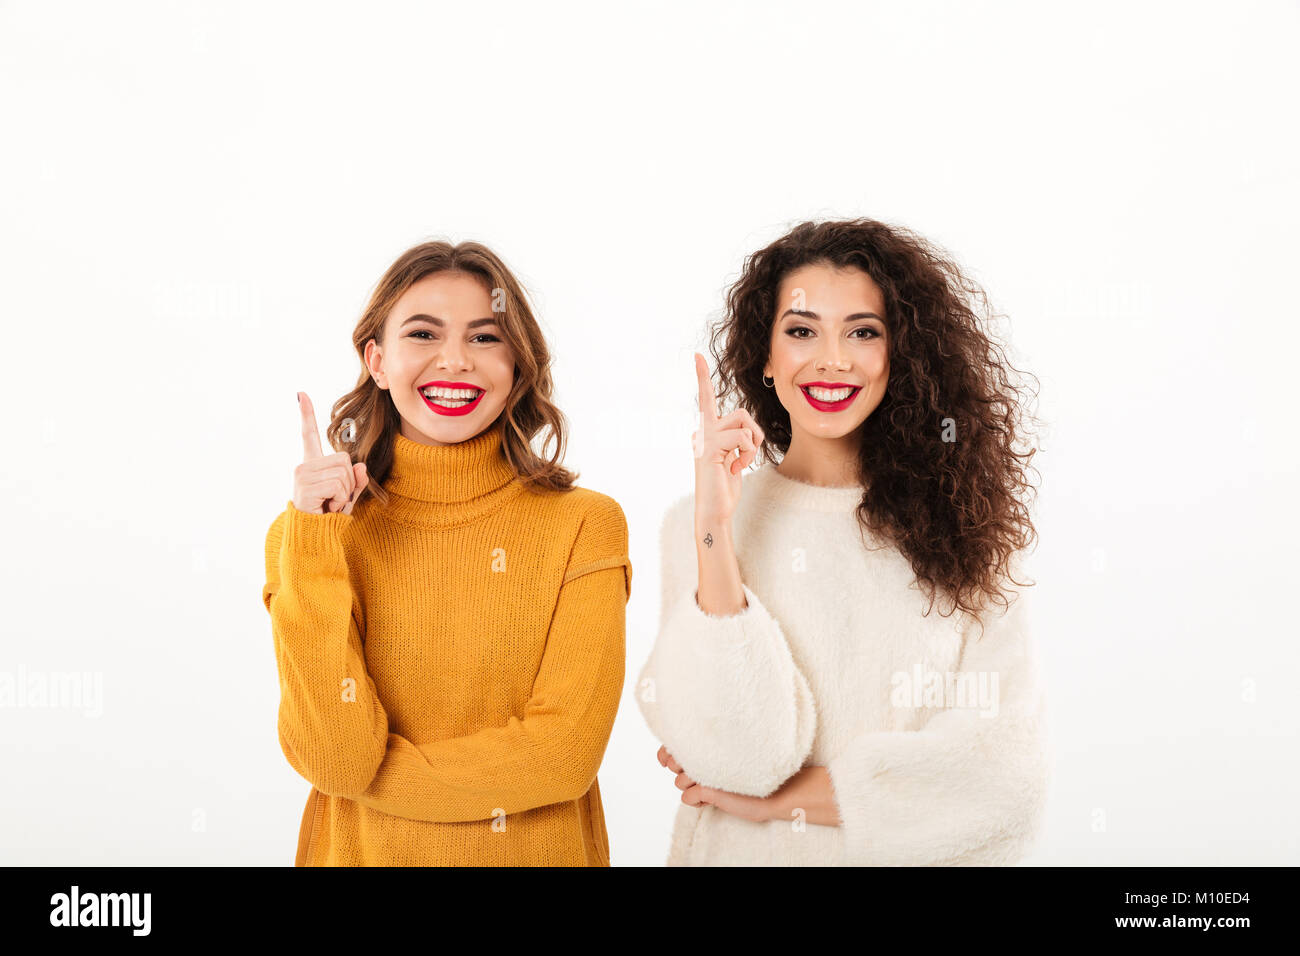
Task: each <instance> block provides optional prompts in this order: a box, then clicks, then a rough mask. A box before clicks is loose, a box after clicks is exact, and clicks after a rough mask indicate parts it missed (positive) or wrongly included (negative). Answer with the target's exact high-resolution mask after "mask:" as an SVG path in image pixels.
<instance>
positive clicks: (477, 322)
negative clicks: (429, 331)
mask: <svg viewBox="0 0 1300 956" xmlns="http://www.w3.org/2000/svg"><path fill="white" fill-rule="evenodd" d="M421 319H423V320H424V321H425V322H432V323H433V324H434V325H436V326H438V327H439V328H441V327H442V326H444V325H446V324H447V323H446V322H444V321H443V320H442V319H440V318H438V317H437V316H436V315H425V314H424V313H423V312H421V313H419V314H418V315H412V316H408V317H407V318H406V319H404V320H403V321H402V324H401V325H400V326H398V328H405V327H406V326H407V325H409V324H410V323H412V322H418V321H420V320H421ZM496 324H497V320H496V319H475V320H474V321H473V322H470V323H469V325H468V326H467V328H471V329H473V328H477V327H478V326H480V325H496Z"/></svg>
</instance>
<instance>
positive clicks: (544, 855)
mask: <svg viewBox="0 0 1300 956" xmlns="http://www.w3.org/2000/svg"><path fill="white" fill-rule="evenodd" d="M384 488H385V489H387V490H388V492H389V493H390V494H391V495H392V499H391V503H390V504H389V505H388V506H386V507H385V506H382V505H380V504H379V503H378V501H377V500H376V499H374V498H367V499H365V500H364V501H362V502H360V503H359V504H358V505H357V506H356V507H355V508H354V509H353V512H352V514H350V515H345V514H342V513H335V514H309V513H306V512H302V511H299V510H298V509H297V508H295V507H294V506H293V503H292V501H290V502H289V505H288V507H287V508H286V509H285V511H284V512H283V513H282V514H280V515H279V516H278V517H277V518H276V519H275V521H274V522H273V523H272V524H271V527H270V530H269V531H268V533H267V536H266V585H265V588H264V589H263V592H262V599H263V602H264V604H265V605H266V608H267V610H268V611H269V612H270V615H271V631H272V635H273V638H274V645H275V657H276V662H277V664H278V667H279V675H280V706H279V739H280V747H281V749H282V750H283V751H284V755H285V757H286V758H287V759H288V761H289V764H290V765H291V766H292V767H293V768H294V770H296V771H297V772H298V773H299V774H300V775H301V776H302V777H303V778H304V779H306V780H307V781H308V782H310V783H311V785H312V789H311V792H310V794H309V795H308V798H307V806H306V808H305V810H304V813H303V817H302V825H301V828H300V832H299V836H298V851H297V857H296V859H295V861H294V862H295V865H296V866H350V865H383V866H405V865H414V866H423V865H433V866H439V865H461V864H482V865H577V866H608V865H609V843H608V838H607V836H606V832H605V821H604V814H603V811H602V807H601V800H600V787H599V785H598V783H597V780H596V771H597V768H598V767H599V766H600V763H601V759H602V757H603V755H604V752H605V746H606V743H607V742H608V740H609V734H610V730H611V728H612V726H613V723H614V715H615V713H616V711H617V710H618V704H619V698H620V696H621V693H622V688H623V679H624V652H625V644H624V613H625V606H626V603H627V599H628V597H629V595H630V594H631V581H632V565H631V562H630V561H629V559H628V533H627V523H626V520H625V518H624V515H623V511H622V509H621V508H620V507H619V505H618V503H617V502H616V501H614V500H613V499H612V498H609V497H607V496H605V495H602V494H600V493H598V492H595V491H591V490H589V489H585V488H574V489H571V490H570V491H567V492H550V491H546V490H533V489H528V488H526V487H525V485H524V484H523V483H522V482H521V481H520V480H519V479H518V478H517V477H516V475H515V474H514V471H513V469H512V468H511V467H510V465H509V463H508V462H507V460H506V459H505V457H504V455H503V454H502V446H501V433H500V431H499V430H497V429H496V428H490V429H488V430H487V431H485V432H483V433H481V434H480V435H477V436H475V437H474V438H472V439H470V440H468V441H465V442H462V443H460V444H457V445H447V446H431V445H424V444H421V443H418V442H414V441H411V440H410V439H407V438H405V437H402V436H401V435H398V437H397V439H396V446H395V449H394V463H393V470H392V474H391V475H390V477H389V478H388V479H387V480H386V481H385V482H384Z"/></svg>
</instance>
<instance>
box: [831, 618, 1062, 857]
mask: <svg viewBox="0 0 1300 956" xmlns="http://www.w3.org/2000/svg"><path fill="white" fill-rule="evenodd" d="M1008 600H1010V601H1011V606H1010V608H1007V609H1004V608H1002V606H1001V605H998V606H996V607H995V608H994V609H993V611H994V612H996V617H994V618H992V619H990V620H988V621H987V623H986V624H985V627H984V629H983V632H982V634H979V633H976V634H971V633H970V630H971V629H972V628H973V629H974V630H976V631H977V632H978V629H979V625H978V623H975V624H973V625H972V628H968V629H967V633H966V634H965V635H964V638H963V640H964V642H965V643H964V645H963V650H962V655H961V658H960V660H959V662H958V665H957V671H958V672H957V674H956V675H955V677H956V681H957V683H958V685H959V684H960V682H962V681H969V682H970V683H969V684H968V685H967V686H968V687H971V688H978V687H980V686H981V685H982V686H984V687H986V688H987V689H988V690H989V691H990V693H989V695H988V698H989V699H988V700H981V699H980V697H981V696H983V695H973V696H972V697H971V698H970V699H968V700H967V701H962V700H961V699H960V698H959V699H958V701H957V703H958V704H960V705H961V706H949V707H947V708H945V709H943V710H941V711H940V712H939V713H937V714H936V715H935V716H933V717H932V718H930V720H929V721H927V722H926V724H925V725H924V726H923V727H921V728H920V729H919V730H915V731H883V732H876V733H864V734H861V735H859V736H857V737H855V738H853V739H851V740H850V742H849V744H848V745H847V746H846V747H845V748H844V749H843V751H842V752H840V753H839V754H838V755H837V756H836V757H835V758H834V759H833V760H831V761H830V763H829V764H828V767H827V770H828V772H829V774H830V778H831V785H832V788H833V790H834V793H835V799H836V803H837V806H838V808H839V813H840V821H841V827H842V834H843V837H844V846H845V859H844V862H845V863H846V864H848V865H858V866H869V865H875V866H879V865H886V866H898V865H904V866H906V865H931V866H932V865H966V864H980V865H990V864H1007V863H1013V862H1015V861H1016V860H1017V859H1019V858H1020V857H1021V856H1023V855H1024V853H1025V852H1027V850H1028V849H1029V847H1030V845H1031V844H1032V842H1033V840H1034V838H1035V837H1036V834H1037V831H1038V828H1039V825H1040V823H1041V818H1042V813H1043V809H1044V805H1045V800H1046V789H1047V777H1048V773H1049V770H1048V753H1047V743H1046V736H1045V726H1044V719H1045V717H1044V715H1045V701H1044V696H1043V693H1042V689H1041V684H1040V680H1039V677H1038V665H1037V661H1036V657H1035V655H1034V649H1033V645H1032V642H1031V639H1030V630H1029V614H1028V601H1027V594H1026V593H1025V592H1017V593H1015V594H1014V595H1013V596H1009V597H1008Z"/></svg>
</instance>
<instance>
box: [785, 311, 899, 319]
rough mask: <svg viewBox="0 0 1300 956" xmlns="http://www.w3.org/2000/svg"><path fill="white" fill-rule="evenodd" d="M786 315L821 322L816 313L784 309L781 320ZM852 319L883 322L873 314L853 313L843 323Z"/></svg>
mask: <svg viewBox="0 0 1300 956" xmlns="http://www.w3.org/2000/svg"><path fill="white" fill-rule="evenodd" d="M787 315H797V316H800V317H801V318H805V319H812V320H813V321H814V322H820V321H821V320H822V319H821V316H820V315H818V314H817V313H816V312H808V311H806V310H804V309H786V310H785V311H784V312H782V313H781V318H782V319H784V318H785V317H786V316H787ZM854 319H880V321H881V322H883V321H885V320H884V319H881V318H880V316H878V315H876V313H874V312H854V313H853V314H852V315H846V316H845V317H844V321H845V322H852V321H853V320H854ZM778 321H779V320H778Z"/></svg>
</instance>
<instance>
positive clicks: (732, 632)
mask: <svg viewBox="0 0 1300 956" xmlns="http://www.w3.org/2000/svg"><path fill="white" fill-rule="evenodd" d="M740 587H741V590H743V591H744V592H745V602H746V603H745V606H744V607H743V608H741V609H740V610H739V611H737V612H736V613H735V614H710V613H708V612H707V611H705V610H704V608H702V607H700V604H699V600H698V598H697V595H698V594H699V588H698V587H692V588H691V589H690V591H689V592H688V593H687V594H686V596H685V597H684V598H683V599H682V605H683V606H682V607H681V608H679V613H681V614H685V615H686V618H687V621H688V622H689V623H690V624H691V625H693V626H694V628H695V629H696V630H697V631H703V632H707V633H708V635H709V637H710V639H712V640H721V641H728V642H732V643H744V642H746V641H750V640H753V638H754V637H755V635H760V634H763V635H765V634H766V633H768V632H767V631H766V630H765V628H766V627H767V626H768V625H769V624H770V623H771V620H772V617H771V615H769V614H768V613H767V609H766V608H765V607H763V602H762V601H760V600H759V599H758V598H757V597H756V596H755V595H754V592H753V591H751V590H750V589H749V585H748V584H745V583H744V582H741V585H740Z"/></svg>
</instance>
